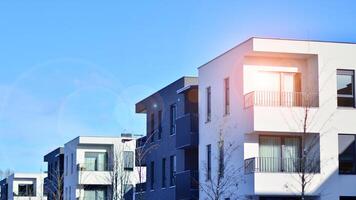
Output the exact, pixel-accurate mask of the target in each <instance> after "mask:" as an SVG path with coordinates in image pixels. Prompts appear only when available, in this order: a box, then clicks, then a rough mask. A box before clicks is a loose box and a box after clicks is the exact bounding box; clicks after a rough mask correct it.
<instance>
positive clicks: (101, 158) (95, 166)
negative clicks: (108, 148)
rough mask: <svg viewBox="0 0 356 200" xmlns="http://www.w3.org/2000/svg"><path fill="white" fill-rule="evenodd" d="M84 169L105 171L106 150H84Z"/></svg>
mask: <svg viewBox="0 0 356 200" xmlns="http://www.w3.org/2000/svg"><path fill="white" fill-rule="evenodd" d="M84 167H85V170H88V171H105V170H107V153H106V152H98V153H97V152H86V153H85V163H84Z"/></svg>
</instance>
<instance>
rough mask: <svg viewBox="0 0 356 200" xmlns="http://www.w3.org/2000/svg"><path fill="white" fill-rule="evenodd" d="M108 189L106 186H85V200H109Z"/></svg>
mask: <svg viewBox="0 0 356 200" xmlns="http://www.w3.org/2000/svg"><path fill="white" fill-rule="evenodd" d="M106 191H107V188H106V187H104V186H84V199H85V200H87V199H88V200H103V199H107V192H106Z"/></svg>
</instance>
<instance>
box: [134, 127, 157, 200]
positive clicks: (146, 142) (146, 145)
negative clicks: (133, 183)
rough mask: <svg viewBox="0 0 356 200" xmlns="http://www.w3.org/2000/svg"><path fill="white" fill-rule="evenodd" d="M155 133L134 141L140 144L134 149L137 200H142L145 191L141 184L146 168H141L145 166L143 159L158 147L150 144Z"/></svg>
mask: <svg viewBox="0 0 356 200" xmlns="http://www.w3.org/2000/svg"><path fill="white" fill-rule="evenodd" d="M157 131H158V130H157ZM157 131H153V132H152V133H151V134H149V135H148V136H145V137H142V138H140V139H139V140H137V141H136V142H138V141H139V142H141V144H139V147H138V148H136V155H135V161H136V166H137V173H138V184H139V185H140V187H139V188H137V187H136V197H137V199H138V200H143V199H144V194H143V192H144V191H145V189H144V188H143V183H144V182H143V178H144V177H143V176H145V175H146V171H145V170H146V167H143V166H142V165H143V164H145V159H146V157H147V155H148V154H149V153H150V152H152V150H154V149H155V148H157V146H158V145H157V144H153V143H152V142H151V141H153V138H154V135H155V133H156V132H157ZM143 138H145V139H143Z"/></svg>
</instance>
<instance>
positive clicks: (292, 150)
mask: <svg viewBox="0 0 356 200" xmlns="http://www.w3.org/2000/svg"><path fill="white" fill-rule="evenodd" d="M299 158H300V138H297V137H286V138H284V149H283V160H282V162H283V171H286V172H295V171H296V170H297V169H299V167H300V166H299V161H300V159H299Z"/></svg>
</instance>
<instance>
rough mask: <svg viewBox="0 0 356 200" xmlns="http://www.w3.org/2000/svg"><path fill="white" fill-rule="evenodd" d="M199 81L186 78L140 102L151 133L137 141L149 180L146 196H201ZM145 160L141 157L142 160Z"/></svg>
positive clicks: (143, 189)
mask: <svg viewBox="0 0 356 200" xmlns="http://www.w3.org/2000/svg"><path fill="white" fill-rule="evenodd" d="M197 84H198V81H197V78H194V77H182V78H180V79H178V80H176V81H175V82H173V83H171V84H169V85H168V86H166V87H164V88H163V89H161V90H159V91H157V92H156V93H154V94H152V95H150V96H149V97H147V98H145V99H143V100H142V101H140V102H138V103H137V104H136V113H143V114H145V115H146V119H147V121H146V125H147V134H146V136H145V137H143V138H140V139H139V140H138V142H137V150H136V154H137V155H140V154H141V155H143V156H141V158H142V162H139V163H136V164H138V165H142V166H146V170H147V173H146V174H147V177H146V182H145V183H143V184H141V185H137V190H136V191H137V192H136V196H140V197H139V198H141V197H143V198H144V199H146V200H148V199H154V200H160V199H161V200H165V199H189V200H190V199H198V193H199V191H198V185H197V181H198V140H199V137H198V114H197V113H198V87H197ZM140 160H141V159H140Z"/></svg>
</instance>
